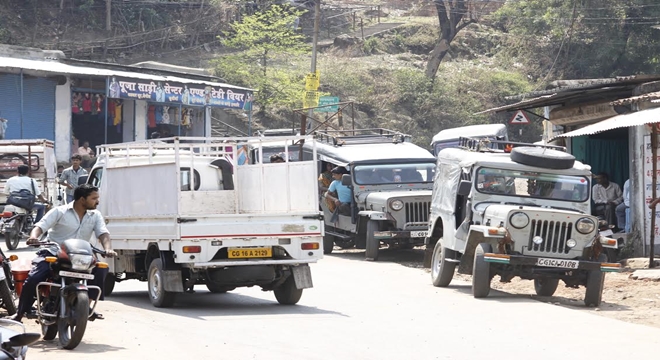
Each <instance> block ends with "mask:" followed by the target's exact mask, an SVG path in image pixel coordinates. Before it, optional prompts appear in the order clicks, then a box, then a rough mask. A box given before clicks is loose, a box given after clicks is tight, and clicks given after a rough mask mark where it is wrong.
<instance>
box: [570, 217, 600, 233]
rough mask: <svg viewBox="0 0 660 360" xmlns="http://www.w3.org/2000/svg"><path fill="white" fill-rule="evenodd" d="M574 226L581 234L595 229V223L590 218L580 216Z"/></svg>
mask: <svg viewBox="0 0 660 360" xmlns="http://www.w3.org/2000/svg"><path fill="white" fill-rule="evenodd" d="M575 228H576V229H577V231H579V232H580V233H582V234H588V233H590V232H592V231H594V229H596V223H595V222H594V221H593V220H592V219H590V218H586V217H585V218H582V219H580V220H578V221H577V222H576V223H575Z"/></svg>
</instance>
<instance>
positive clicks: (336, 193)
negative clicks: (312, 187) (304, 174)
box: [318, 162, 352, 216]
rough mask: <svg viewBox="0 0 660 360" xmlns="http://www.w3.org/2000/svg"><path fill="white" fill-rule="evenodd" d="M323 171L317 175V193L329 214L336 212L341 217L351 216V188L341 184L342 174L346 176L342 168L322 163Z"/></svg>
mask: <svg viewBox="0 0 660 360" xmlns="http://www.w3.org/2000/svg"><path fill="white" fill-rule="evenodd" d="M324 166H325V167H324V171H323V172H322V173H321V175H319V179H318V182H319V191H320V192H321V195H322V196H323V199H325V203H326V205H327V207H328V210H329V211H330V212H333V213H334V212H335V211H337V213H338V214H341V215H346V216H348V215H351V196H352V193H351V188H349V187H348V186H346V185H344V184H342V183H341V178H342V176H344V174H348V170H346V168H345V167H343V166H333V165H332V164H331V163H329V162H326V163H324Z"/></svg>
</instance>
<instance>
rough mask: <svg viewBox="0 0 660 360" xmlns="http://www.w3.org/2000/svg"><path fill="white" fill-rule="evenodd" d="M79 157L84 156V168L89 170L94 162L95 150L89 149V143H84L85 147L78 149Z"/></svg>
mask: <svg viewBox="0 0 660 360" xmlns="http://www.w3.org/2000/svg"><path fill="white" fill-rule="evenodd" d="M78 155H80V156H82V167H84V168H88V167H90V166H91V162H92V160H94V150H92V148H91V147H89V141H85V142H83V146H81V147H79V148H78Z"/></svg>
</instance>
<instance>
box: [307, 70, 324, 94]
mask: <svg viewBox="0 0 660 360" xmlns="http://www.w3.org/2000/svg"><path fill="white" fill-rule="evenodd" d="M319 86H321V73H320V72H319V71H318V70H316V72H315V73H309V74H307V76H305V90H306V91H316V90H318V89H319Z"/></svg>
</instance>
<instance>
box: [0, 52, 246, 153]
mask: <svg viewBox="0 0 660 360" xmlns="http://www.w3.org/2000/svg"><path fill="white" fill-rule="evenodd" d="M252 98H253V91H252V90H251V89H247V88H242V87H238V86H232V85H229V84H225V83H223V82H222V81H221V80H220V79H218V78H215V77H213V76H210V75H208V74H205V73H204V71H203V70H201V69H193V68H184V67H179V66H173V65H168V64H159V63H153V62H146V63H140V64H136V65H118V64H110V63H101V62H94V61H85V60H76V59H67V58H66V57H65V56H64V54H63V53H61V52H59V51H43V50H40V49H32V48H24V47H17V46H8V45H1V46H0V118H2V119H6V121H4V123H5V124H6V125H7V126H6V129H5V133H4V138H5V139H36V138H40V139H49V140H53V141H54V142H55V152H56V157H57V160H58V161H68V160H69V159H70V157H71V154H72V153H73V152H75V151H76V149H77V148H78V146H79V145H82V142H83V141H88V142H89V143H90V145H91V146H92V147H94V146H96V145H100V144H105V143H118V142H127V141H134V140H144V139H148V138H149V137H150V134H152V133H153V132H158V133H159V134H160V135H161V136H168V135H171V136H178V135H180V136H211V109H212V108H225V109H242V110H245V111H249V110H250V109H251V105H252Z"/></svg>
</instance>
